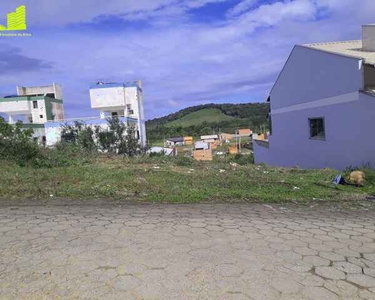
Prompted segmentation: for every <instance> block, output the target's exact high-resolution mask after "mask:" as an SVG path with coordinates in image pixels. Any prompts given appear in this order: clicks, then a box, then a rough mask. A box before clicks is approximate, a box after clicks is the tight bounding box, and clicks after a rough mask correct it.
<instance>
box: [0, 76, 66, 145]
mask: <svg viewBox="0 0 375 300" xmlns="http://www.w3.org/2000/svg"><path fill="white" fill-rule="evenodd" d="M0 113H3V114H6V115H8V118H9V123H10V124H14V123H15V122H16V121H22V122H23V124H24V125H23V126H24V127H25V128H32V129H33V130H34V135H33V136H34V139H35V140H36V141H39V142H40V143H45V142H46V133H45V124H46V123H47V122H50V121H55V120H63V119H64V105H63V95H62V89H61V86H60V85H58V84H55V83H53V84H52V85H48V86H35V87H23V86H17V94H16V95H11V96H6V97H4V98H0Z"/></svg>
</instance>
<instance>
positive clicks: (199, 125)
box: [146, 103, 269, 142]
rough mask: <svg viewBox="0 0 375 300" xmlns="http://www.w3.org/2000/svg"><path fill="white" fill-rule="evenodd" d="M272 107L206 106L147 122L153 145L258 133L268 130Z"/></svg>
mask: <svg viewBox="0 0 375 300" xmlns="http://www.w3.org/2000/svg"><path fill="white" fill-rule="evenodd" d="M268 112H269V104H268V103H244V104H205V105H198V106H192V107H188V108H185V109H182V110H180V111H178V112H176V113H173V114H170V115H168V116H165V117H161V118H156V119H152V120H148V121H147V122H146V128H147V138H148V140H149V141H150V142H155V141H160V140H163V139H164V138H166V137H175V136H186V135H189V136H200V135H205V134H212V133H213V132H216V133H217V132H228V133H234V131H235V130H237V129H239V128H251V129H252V130H254V131H257V130H258V129H259V128H261V127H263V128H264V127H268V119H267V115H268Z"/></svg>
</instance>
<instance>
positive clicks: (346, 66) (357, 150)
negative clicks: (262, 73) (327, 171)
mask: <svg viewBox="0 0 375 300" xmlns="http://www.w3.org/2000/svg"><path fill="white" fill-rule="evenodd" d="M269 101H270V106H271V113H270V116H271V128H272V130H271V134H270V136H269V138H268V141H254V156H255V162H256V163H265V164H269V165H275V166H285V167H293V166H297V165H298V166H300V167H303V168H325V167H330V168H336V169H345V168H347V167H350V166H353V167H355V166H358V167H360V166H363V165H370V166H371V167H373V168H374V167H375V139H374V130H373V128H374V120H375V25H365V26H363V34H362V40H358V41H346V42H331V43H320V44H310V45H299V46H295V47H294V49H293V51H292V53H291V55H290V57H289V59H288V61H287V63H286V64H285V66H284V68H283V70H282V71H281V73H280V75H279V78H278V79H277V81H276V83H275V85H274V87H273V89H272V90H271V93H270V97H269Z"/></svg>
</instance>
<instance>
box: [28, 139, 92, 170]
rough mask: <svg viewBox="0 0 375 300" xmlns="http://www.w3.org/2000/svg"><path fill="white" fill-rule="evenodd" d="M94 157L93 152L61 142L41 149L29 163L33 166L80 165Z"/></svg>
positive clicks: (57, 166)
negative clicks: (50, 147) (51, 147)
mask: <svg viewBox="0 0 375 300" xmlns="http://www.w3.org/2000/svg"><path fill="white" fill-rule="evenodd" d="M95 158H96V154H95V152H91V151H85V150H82V149H81V148H80V147H78V146H77V145H74V144H68V143H64V142H63V143H60V144H58V145H56V147H55V148H54V149H47V148H46V149H42V150H41V153H40V155H39V156H38V157H35V158H33V159H32V160H31V161H30V165H31V166H32V167H34V168H59V167H68V166H80V165H84V164H87V163H89V162H91V161H92V160H93V159H95Z"/></svg>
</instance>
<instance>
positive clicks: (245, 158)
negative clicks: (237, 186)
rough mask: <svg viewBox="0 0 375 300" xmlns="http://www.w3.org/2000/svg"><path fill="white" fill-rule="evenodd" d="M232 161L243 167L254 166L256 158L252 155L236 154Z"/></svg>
mask: <svg viewBox="0 0 375 300" xmlns="http://www.w3.org/2000/svg"><path fill="white" fill-rule="evenodd" d="M232 161H234V162H236V163H237V164H239V165H241V166H243V165H249V164H254V156H253V155H252V154H246V155H244V154H236V155H235V156H234V158H233V160H232Z"/></svg>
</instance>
